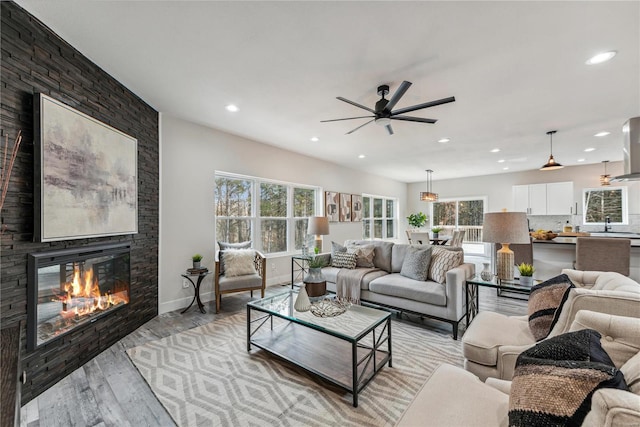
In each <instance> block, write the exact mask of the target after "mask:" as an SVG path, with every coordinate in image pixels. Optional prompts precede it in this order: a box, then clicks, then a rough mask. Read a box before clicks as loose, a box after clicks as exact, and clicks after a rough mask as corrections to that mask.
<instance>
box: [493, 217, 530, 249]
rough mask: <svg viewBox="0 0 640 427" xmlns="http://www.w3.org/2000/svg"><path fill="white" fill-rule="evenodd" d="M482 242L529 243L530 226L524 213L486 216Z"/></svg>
mask: <svg viewBox="0 0 640 427" xmlns="http://www.w3.org/2000/svg"><path fill="white" fill-rule="evenodd" d="M482 241H483V242H488V243H516V244H525V243H529V242H530V239H529V225H528V223H527V214H525V213H524V212H488V213H485V214H484V221H483V224H482Z"/></svg>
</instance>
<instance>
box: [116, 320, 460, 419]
mask: <svg viewBox="0 0 640 427" xmlns="http://www.w3.org/2000/svg"><path fill="white" fill-rule="evenodd" d="M246 327H247V326H246V314H245V313H240V314H236V315H233V316H229V317H225V318H222V319H217V320H215V321H213V322H211V323H209V324H207V325H204V326H199V327H196V328H193V329H190V330H188V331H184V332H181V333H178V334H176V335H171V336H169V337H166V338H163V339H160V340H157V341H151V342H148V343H146V344H144V345H141V346H138V347H134V348H131V349H129V350H128V351H127V354H128V355H129V358H130V359H131V361H132V362H133V364H134V365H135V366H136V367H137V369H138V371H140V373H141V375H142V376H143V377H144V378H145V380H146V381H147V383H148V384H149V386H150V387H151V390H152V391H153V393H154V394H155V395H156V397H157V398H158V400H159V401H160V402H161V403H162V405H163V406H164V407H165V408H166V409H167V412H169V414H170V415H171V417H172V418H173V419H174V421H175V422H176V424H177V425H178V426H185V427H186V426H198V427H201V426H265V425H270V426H301V425H304V426H389V425H394V424H395V423H396V422H397V421H398V420H399V419H400V416H401V415H402V414H403V413H404V411H405V409H406V408H407V406H408V405H409V404H410V403H411V402H412V400H413V398H414V396H415V395H416V393H417V392H418V390H419V389H420V387H421V386H422V384H424V382H425V381H426V380H427V378H429V376H430V375H431V373H432V372H433V370H434V369H435V368H436V367H437V366H438V365H439V364H440V363H443V362H448V363H451V364H454V365H458V366H461V365H462V350H461V344H460V341H454V340H453V339H452V338H451V336H450V335H449V333H445V332H438V331H434V330H427V329H423V328H420V327H417V326H412V325H410V324H407V323H405V322H398V321H395V320H392V325H391V328H392V339H393V341H392V345H393V367H392V368H389V367H388V366H385V367H384V368H383V369H382V370H381V371H380V372H379V373H378V374H377V376H376V377H375V378H374V379H373V380H372V381H371V382H370V383H369V384H368V385H367V386H366V387H365V388H364V390H362V391H361V392H360V394H359V395H358V396H359V402H358V407H357V408H354V407H353V406H352V395H351V394H350V393H348V392H345V391H344V390H342V389H340V388H338V387H335V386H333V385H331V384H330V383H327V382H325V381H323V380H322V379H319V378H317V377H315V376H313V375H311V374H308V373H307V372H306V371H304V370H303V369H300V368H297V367H296V366H294V365H292V364H290V363H288V362H286V361H283V360H282V359H279V358H277V357H275V356H272V355H270V354H268V353H266V352H265V351H263V350H260V349H256V348H255V347H254V349H252V351H251V353H248V352H247V344H246V333H247V332H246ZM425 416H427V414H425Z"/></svg>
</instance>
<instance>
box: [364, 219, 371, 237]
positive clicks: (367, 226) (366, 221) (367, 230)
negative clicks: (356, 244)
mask: <svg viewBox="0 0 640 427" xmlns="http://www.w3.org/2000/svg"><path fill="white" fill-rule="evenodd" d="M362 238H363V239H370V238H371V220H370V219H363V220H362Z"/></svg>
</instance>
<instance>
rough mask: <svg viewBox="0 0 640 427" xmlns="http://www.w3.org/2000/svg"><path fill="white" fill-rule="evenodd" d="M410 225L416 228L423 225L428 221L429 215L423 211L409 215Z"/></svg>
mask: <svg viewBox="0 0 640 427" xmlns="http://www.w3.org/2000/svg"><path fill="white" fill-rule="evenodd" d="M407 221H409V225H410V226H412V227H414V228H420V227H423V226H424V225H425V224H426V223H427V216H426V215H425V214H423V213H422V212H418V213H414V214H411V215H409V216H408V217H407Z"/></svg>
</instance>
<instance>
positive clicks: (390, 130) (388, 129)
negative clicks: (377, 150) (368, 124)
mask: <svg viewBox="0 0 640 427" xmlns="http://www.w3.org/2000/svg"><path fill="white" fill-rule="evenodd" d="M385 127H386V128H387V131H388V132H389V135H393V129H392V128H391V125H386V126H385Z"/></svg>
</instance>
